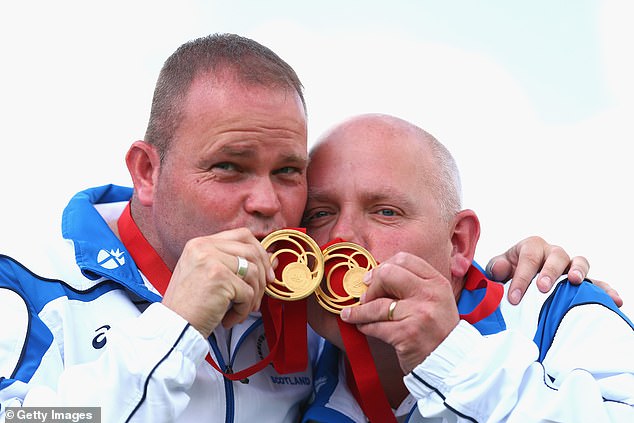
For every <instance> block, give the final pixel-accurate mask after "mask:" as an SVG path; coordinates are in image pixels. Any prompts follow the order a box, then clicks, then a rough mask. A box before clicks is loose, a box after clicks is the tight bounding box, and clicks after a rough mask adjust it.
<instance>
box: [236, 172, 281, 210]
mask: <svg viewBox="0 0 634 423" xmlns="http://www.w3.org/2000/svg"><path fill="white" fill-rule="evenodd" d="M245 209H246V211H247V212H248V213H252V214H260V215H262V216H267V217H271V216H274V215H275V214H277V213H279V212H280V210H281V203H280V199H279V195H278V192H277V190H276V188H275V185H274V184H273V182H272V181H271V180H270V179H269V178H258V180H257V183H255V184H253V186H252V190H251V192H250V193H249V195H248V197H247V200H246V202H245Z"/></svg>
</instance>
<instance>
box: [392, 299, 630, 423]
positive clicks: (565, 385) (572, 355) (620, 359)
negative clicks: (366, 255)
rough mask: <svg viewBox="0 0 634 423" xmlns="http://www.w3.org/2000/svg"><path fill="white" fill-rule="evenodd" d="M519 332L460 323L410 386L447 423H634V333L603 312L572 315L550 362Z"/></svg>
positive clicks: (588, 308)
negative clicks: (488, 331) (488, 332)
mask: <svg viewBox="0 0 634 423" xmlns="http://www.w3.org/2000/svg"><path fill="white" fill-rule="evenodd" d="M538 356H539V352H538V348H537V346H536V345H535V343H533V341H532V339H529V338H527V337H526V336H525V335H523V334H521V333H520V332H517V331H513V330H506V331H503V332H500V333H498V334H495V335H488V336H483V335H480V333H479V332H478V331H477V330H476V329H475V328H474V327H472V326H471V325H469V324H468V323H467V322H465V321H461V322H460V323H459V325H458V326H457V327H456V328H455V329H454V330H453V332H452V333H451V334H450V335H449V336H448V337H447V339H445V341H444V342H443V343H442V344H440V345H439V346H438V348H437V349H436V350H435V351H434V352H433V353H432V354H431V355H430V356H429V357H427V359H426V360H425V361H424V362H423V363H421V364H420V365H418V366H417V367H416V368H415V369H414V370H413V371H412V372H411V373H410V374H408V375H407V376H405V378H404V380H405V383H406V385H407V387H408V389H409V391H410V392H411V393H412V394H413V395H414V397H416V398H417V400H418V401H417V404H418V409H419V411H420V413H421V414H422V415H423V416H425V417H441V418H442V417H444V418H445V420H446V421H478V422H496V421H521V422H523V421H531V422H539V421H549V422H572V421H574V422H586V421H587V422H593V423H594V422H610V421H620V422H625V421H627V422H634V405H633V404H634V359H632V357H634V330H633V329H632V328H631V327H630V326H629V325H628V324H627V323H626V322H625V321H624V320H623V319H622V318H621V317H620V316H619V315H617V314H616V313H614V312H612V311H611V310H609V309H607V308H605V307H603V306H601V305H595V304H593V305H584V306H579V307H575V308H573V309H572V310H570V311H569V312H568V313H567V314H566V316H565V317H564V319H563V320H562V322H561V324H560V326H559V328H558V330H557V335H556V336H555V339H554V341H553V344H552V346H551V348H550V349H549V351H548V354H547V355H546V357H545V359H544V360H543V363H539V362H538V361H537V359H538Z"/></svg>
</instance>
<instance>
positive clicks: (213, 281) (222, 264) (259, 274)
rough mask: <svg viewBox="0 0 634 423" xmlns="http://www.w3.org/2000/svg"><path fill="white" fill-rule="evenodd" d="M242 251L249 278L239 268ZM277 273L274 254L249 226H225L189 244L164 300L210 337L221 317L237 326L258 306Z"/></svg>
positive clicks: (177, 265)
mask: <svg viewBox="0 0 634 423" xmlns="http://www.w3.org/2000/svg"><path fill="white" fill-rule="evenodd" d="M238 256H240V257H244V258H245V259H246V260H247V262H248V269H247V272H246V275H245V276H244V278H241V277H240V276H239V275H238V274H237V273H236V271H237V269H238ZM274 277H275V276H274V274H273V270H272V269H271V264H270V261H269V256H268V253H267V252H266V251H265V250H264V247H262V245H261V244H260V242H259V241H258V240H257V239H256V238H255V237H254V236H253V234H251V232H250V231H249V230H248V229H244V228H242V229H234V230H230V231H224V232H220V233H217V234H214V235H210V236H205V237H200V238H194V239H192V240H190V241H189V242H188V243H187V244H186V245H185V248H184V250H183V253H182V254H181V257H180V259H179V260H178V263H176V268H175V269H174V272H173V274H172V279H171V280H170V283H169V286H168V287H167V291H166V292H165V296H164V297H163V301H162V303H163V304H164V305H165V306H166V307H168V308H170V309H172V310H173V311H175V312H176V313H178V314H179V315H181V316H182V317H183V318H184V319H185V320H187V321H188V322H189V323H191V325H192V326H194V327H195V328H196V329H197V330H198V331H199V332H200V333H201V334H202V335H203V336H204V337H205V338H207V337H209V335H211V332H212V331H213V330H214V329H215V328H216V327H217V326H218V325H219V324H220V323H221V322H222V324H223V325H224V326H225V327H231V326H233V325H235V324H236V323H238V322H242V321H244V320H245V319H246V318H247V316H248V314H249V313H250V312H252V311H256V310H258V309H259V308H260V302H261V300H262V296H263V295H264V287H265V286H266V283H267V280H268V281H269V282H271V281H272V280H273V279H274Z"/></svg>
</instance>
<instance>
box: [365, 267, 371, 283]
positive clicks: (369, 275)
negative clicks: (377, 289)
mask: <svg viewBox="0 0 634 423" xmlns="http://www.w3.org/2000/svg"><path fill="white" fill-rule="evenodd" d="M371 277H372V270H368V271H367V272H365V275H363V283H364V284H366V285H368V282H370V278H371Z"/></svg>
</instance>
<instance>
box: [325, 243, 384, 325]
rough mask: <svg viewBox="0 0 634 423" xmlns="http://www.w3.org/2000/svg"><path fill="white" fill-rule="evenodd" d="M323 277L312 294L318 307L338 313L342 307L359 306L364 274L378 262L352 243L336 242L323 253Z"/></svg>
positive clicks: (364, 286)
mask: <svg viewBox="0 0 634 423" xmlns="http://www.w3.org/2000/svg"><path fill="white" fill-rule="evenodd" d="M323 255H324V272H325V273H326V277H325V278H324V280H323V281H322V283H321V284H320V285H319V287H318V288H317V290H316V291H315V295H316V296H317V301H318V302H319V304H320V305H321V306H322V307H323V308H325V309H326V310H328V311H330V312H331V313H335V314H339V313H341V310H342V309H343V308H344V307H350V306H354V305H357V304H359V298H360V297H361V295H363V293H364V292H365V291H366V289H367V286H366V285H365V284H364V283H363V275H365V274H366V273H367V272H368V271H369V270H370V269H372V268H374V267H376V265H377V263H376V260H374V257H372V255H371V254H370V252H369V251H368V250H366V249H365V248H363V247H361V246H360V245H358V244H355V243H352V242H339V243H336V244H332V245H330V246H328V247H327V248H326V249H324V250H323Z"/></svg>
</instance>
